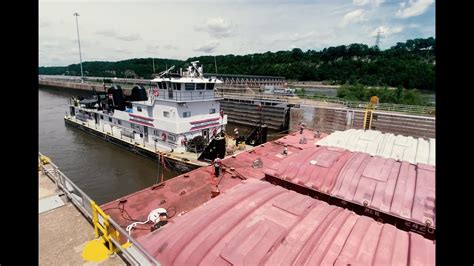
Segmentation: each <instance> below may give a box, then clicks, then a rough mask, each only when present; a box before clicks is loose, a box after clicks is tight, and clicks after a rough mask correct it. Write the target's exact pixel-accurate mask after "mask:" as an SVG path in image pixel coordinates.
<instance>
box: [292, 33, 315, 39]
mask: <svg viewBox="0 0 474 266" xmlns="http://www.w3.org/2000/svg"><path fill="white" fill-rule="evenodd" d="M315 36H316V32H314V31H310V32H307V33H304V34H300V33H295V34H293V35H291V36H290V38H289V39H290V40H291V41H301V40H306V39H309V38H312V37H315Z"/></svg>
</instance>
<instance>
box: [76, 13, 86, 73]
mask: <svg viewBox="0 0 474 266" xmlns="http://www.w3.org/2000/svg"><path fill="white" fill-rule="evenodd" d="M73 15H74V16H75V17H76V29H77V44H78V45H79V60H80V62H81V82H84V80H83V78H84V73H83V72H82V54H81V40H80V38H79V22H78V20H77V17H78V16H79V13H77V12H76V13H74V14H73Z"/></svg>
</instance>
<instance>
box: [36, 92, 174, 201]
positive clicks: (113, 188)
mask: <svg viewBox="0 0 474 266" xmlns="http://www.w3.org/2000/svg"><path fill="white" fill-rule="evenodd" d="M81 93H82V92H77V91H70V90H60V89H46V88H40V90H39V151H40V152H41V153H43V154H44V155H46V156H48V157H50V158H51V159H52V160H53V162H54V163H55V164H56V165H58V166H59V169H61V171H63V172H64V173H65V174H66V175H67V176H68V177H69V178H70V179H71V180H72V181H73V182H74V183H75V184H76V185H78V186H79V187H80V188H81V189H82V190H83V191H84V192H85V193H87V194H88V195H89V196H90V197H91V198H92V199H93V200H95V201H96V202H97V203H99V204H103V203H106V202H109V201H112V200H115V199H117V198H120V197H122V196H125V195H128V194H130V193H133V192H135V191H138V190H141V189H144V188H146V187H149V186H151V185H153V184H154V183H155V182H156V180H157V175H158V164H157V163H155V162H153V161H151V160H149V159H147V158H144V157H142V156H139V155H136V154H134V153H132V152H129V151H127V150H125V149H123V148H120V147H117V146H115V145H112V144H110V143H107V142H105V141H103V140H101V139H99V138H97V137H95V136H92V135H89V134H87V133H85V132H82V131H80V130H78V129H75V128H72V127H69V126H66V125H65V123H64V115H65V112H66V110H68V99H69V98H70V97H71V96H78V95H80V94H81ZM83 94H84V93H83ZM83 96H87V93H86V94H84V95H83ZM176 175H178V174H177V173H175V172H169V171H165V174H164V177H165V179H169V178H171V177H174V176H176Z"/></svg>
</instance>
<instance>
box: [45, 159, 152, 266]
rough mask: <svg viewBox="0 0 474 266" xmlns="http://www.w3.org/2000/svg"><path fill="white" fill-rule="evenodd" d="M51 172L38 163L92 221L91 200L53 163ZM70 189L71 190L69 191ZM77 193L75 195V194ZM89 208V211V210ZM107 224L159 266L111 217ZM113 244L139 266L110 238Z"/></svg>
mask: <svg viewBox="0 0 474 266" xmlns="http://www.w3.org/2000/svg"><path fill="white" fill-rule="evenodd" d="M43 156H44V155H43V154H41V152H39V153H38V158H39V161H40V162H41V157H43ZM48 163H49V164H50V165H51V167H52V168H53V169H52V170H50V169H47V168H46V166H45V165H44V164H43V163H40V168H41V171H42V172H43V173H45V174H46V175H47V176H48V177H49V178H51V179H52V180H53V182H55V184H56V186H57V187H58V188H60V189H61V190H62V191H64V193H65V195H66V196H67V198H68V199H69V200H71V202H72V203H73V204H74V205H75V206H76V207H77V208H78V209H79V210H80V211H81V212H82V213H83V214H84V215H85V216H86V217H87V218H88V219H90V220H91V221H92V219H93V213H92V203H93V201H92V199H91V198H90V197H89V196H88V195H87V194H86V193H84V192H83V191H82V190H81V189H80V188H79V187H78V186H77V185H76V184H74V182H72V181H71V179H69V178H68V177H67V176H66V175H65V174H64V173H63V172H61V171H60V170H59V167H58V166H57V165H55V164H54V163H53V162H51V161H49V162H48ZM68 186H69V187H70V188H69V187H68ZM71 188H72V189H71ZM75 192H77V193H75ZM89 208H90V209H89ZM108 221H109V223H110V224H112V225H113V227H114V229H115V230H117V231H118V232H119V233H120V235H122V236H124V237H125V238H126V239H127V240H128V241H129V242H131V243H132V244H133V245H134V246H135V248H136V250H137V251H138V252H139V253H140V255H142V256H143V257H144V258H146V259H147V260H148V263H150V264H152V265H160V263H159V262H158V261H156V259H155V258H154V257H152V256H151V255H150V254H149V253H148V252H147V251H146V250H145V249H144V248H143V246H142V245H140V244H139V243H138V242H137V241H136V240H135V239H134V238H133V237H132V236H130V235H129V234H128V233H127V232H126V231H125V230H124V229H123V228H122V227H121V226H120V225H119V224H118V223H117V222H116V221H114V220H113V219H112V218H111V217H109V219H108ZM111 240H112V242H113V244H114V245H115V247H116V248H118V249H119V250H120V251H121V252H122V253H123V254H124V255H125V258H126V259H127V260H129V262H130V263H133V264H134V265H140V262H139V261H138V260H137V259H136V258H135V257H134V255H133V254H131V253H130V252H129V251H128V249H127V248H124V247H122V246H121V244H120V243H119V242H118V241H117V240H115V239H114V238H111Z"/></svg>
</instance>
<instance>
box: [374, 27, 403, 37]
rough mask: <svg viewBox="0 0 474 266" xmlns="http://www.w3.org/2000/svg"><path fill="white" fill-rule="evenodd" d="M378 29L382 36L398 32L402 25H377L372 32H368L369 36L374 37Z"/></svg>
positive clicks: (401, 29)
mask: <svg viewBox="0 0 474 266" xmlns="http://www.w3.org/2000/svg"><path fill="white" fill-rule="evenodd" d="M379 31H380V33H381V35H382V36H389V35H393V34H395V33H399V32H402V31H403V27H402V26H395V27H387V26H380V27H377V28H376V29H375V30H374V31H372V33H371V34H370V37H375V36H377V33H378V32H379Z"/></svg>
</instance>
